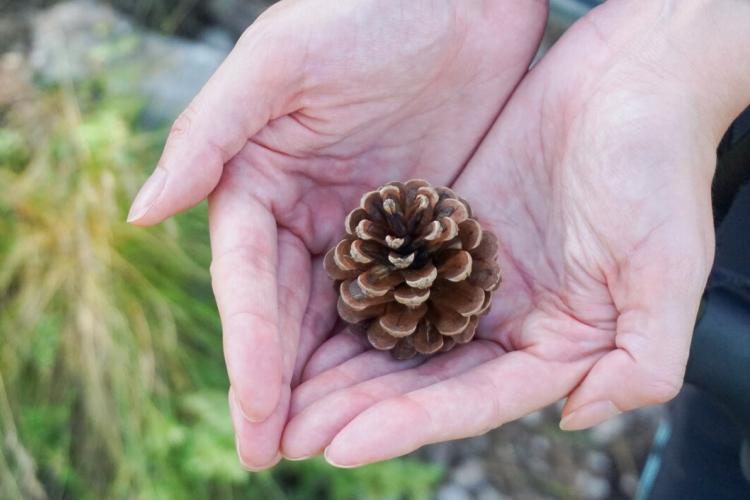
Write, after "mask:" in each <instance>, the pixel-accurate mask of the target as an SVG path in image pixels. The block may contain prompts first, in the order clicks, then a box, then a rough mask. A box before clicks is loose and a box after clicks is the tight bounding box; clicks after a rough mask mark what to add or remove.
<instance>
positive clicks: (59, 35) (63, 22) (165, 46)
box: [30, 0, 228, 120]
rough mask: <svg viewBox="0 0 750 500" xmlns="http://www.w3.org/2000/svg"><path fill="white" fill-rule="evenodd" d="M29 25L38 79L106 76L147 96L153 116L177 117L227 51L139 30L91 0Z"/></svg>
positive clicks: (56, 9)
mask: <svg viewBox="0 0 750 500" xmlns="http://www.w3.org/2000/svg"><path fill="white" fill-rule="evenodd" d="M31 28H32V47H31V54H30V61H31V66H32V68H33V69H34V71H35V73H36V75H37V77H38V78H39V79H41V80H42V81H44V82H47V83H58V82H67V81H77V80H84V79H88V78H94V77H99V78H106V80H107V82H108V83H109V84H110V88H109V90H110V91H112V92H115V93H118V92H121V93H124V94H137V95H138V94H140V95H144V96H145V98H146V101H147V108H146V109H147V113H148V115H149V117H150V118H152V119H155V120H171V119H173V118H174V117H175V116H176V115H177V114H178V113H179V112H180V111H181V110H182V109H183V108H184V107H185V106H186V105H187V104H188V103H189V102H190V100H191V99H192V98H193V96H194V95H195V94H196V93H197V92H198V90H200V88H201V87H202V86H203V84H204V83H205V82H206V80H208V78H209V77H210V76H211V75H212V74H213V72H214V70H215V69H216V68H217V67H218V66H219V64H220V63H221V61H222V60H223V59H224V57H225V56H226V53H227V51H228V49H226V48H224V49H219V48H216V47H215V46H214V45H210V44H208V43H201V42H192V41H188V40H185V39H181V38H177V37H166V36H163V35H158V34H155V33H150V32H146V31H144V30H140V29H138V28H136V27H134V26H133V24H132V23H131V22H130V20H129V19H128V18H127V17H125V16H123V15H122V14H119V13H117V12H116V11H114V10H113V9H112V8H110V7H108V6H106V5H103V4H100V3H96V2H92V1H89V0H73V1H68V2H63V3H60V4H57V5H55V6H53V7H51V8H49V9H46V10H44V11H41V12H40V13H39V14H37V15H36V16H34V18H33V19H32V21H31Z"/></svg>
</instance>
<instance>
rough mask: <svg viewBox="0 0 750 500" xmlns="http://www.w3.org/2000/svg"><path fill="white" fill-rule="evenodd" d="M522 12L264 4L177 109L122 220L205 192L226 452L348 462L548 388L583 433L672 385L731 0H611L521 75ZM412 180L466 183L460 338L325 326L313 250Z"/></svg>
mask: <svg viewBox="0 0 750 500" xmlns="http://www.w3.org/2000/svg"><path fill="white" fill-rule="evenodd" d="M318 4H320V5H318ZM544 20H545V5H544V3H543V2H538V1H534V2H532V1H527V2H518V1H513V0H508V1H500V0H496V1H486V2H481V1H475V2H467V1H459V0H455V1H442V2H438V1H432V2H426V1H422V2H415V1H409V2H402V1H396V0H393V1H390V2H382V1H379V2H375V1H374V0H371V1H364V0H358V1H352V2H348V3H344V2H318V1H315V0H297V1H295V2H288V0H287V1H285V2H282V4H281V5H278V6H277V7H275V8H274V9H272V11H271V12H269V13H268V15H266V16H264V17H263V18H261V20H260V22H258V23H256V24H255V25H253V27H251V28H250V29H249V30H248V32H247V33H246V35H245V36H244V37H243V39H242V40H241V41H240V42H239V43H238V46H237V47H236V48H235V50H234V51H233V53H232V54H231V55H230V56H229V57H228V59H227V61H226V62H225V64H224V65H223V66H222V68H221V69H220V70H219V71H217V73H216V75H215V76H214V77H213V78H212V80H211V81H210V82H209V84H207V86H206V87H205V88H204V89H203V90H202V91H201V93H200V94H199V95H198V97H197V98H196V100H195V101H194V103H193V104H192V105H191V107H190V108H189V109H188V110H187V111H186V113H185V114H183V117H182V118H181V119H179V120H178V121H177V123H176V127H175V129H174V130H173V132H172V134H171V135H170V138H169V140H168V143H167V146H166V148H165V152H164V155H163V157H162V159H161V161H160V164H159V166H160V168H159V169H157V171H158V172H159V173H158V174H157V175H156V176H155V180H152V181H150V182H149V183H148V185H147V187H146V188H145V189H144V192H145V195H144V196H142V197H140V198H139V200H138V201H136V203H135V204H134V208H133V210H132V212H131V217H130V220H131V222H133V223H135V224H140V225H148V224H153V223H156V222H159V221H160V220H162V219H164V218H165V217H168V216H170V215H171V214H173V213H175V212H177V211H179V210H182V209H185V208H187V207H189V206H192V205H194V204H195V203H197V202H199V201H200V200H201V199H203V198H205V197H206V196H208V195H209V194H210V196H209V207H210V213H209V215H210V230H211V241H212V250H213V253H214V261H213V264H212V269H211V272H212V279H213V284H214V290H215V294H216V299H217V304H218V306H219V311H220V314H221V317H222V325H223V328H224V345H225V355H226V361H227V367H228V371H229V378H230V382H231V389H230V394H229V400H230V408H231V413H232V419H233V423H234V426H235V431H236V434H237V443H238V452H239V455H240V459H241V461H242V463H243V464H244V465H245V466H246V467H247V468H249V469H252V470H258V469H263V468H267V467H270V466H272V465H273V464H275V463H276V462H277V461H278V460H279V459H280V457H281V456H282V455H283V456H286V457H288V458H292V459H299V458H306V457H309V456H314V455H317V454H320V453H322V452H323V451H324V450H325V455H326V458H327V459H328V460H329V461H330V462H331V463H333V464H334V465H338V466H345V467H350V466H357V465H362V464H366V463H371V462H375V461H379V460H384V459H388V458H391V457H395V456H399V455H402V454H405V453H408V452H410V451H412V450H414V449H416V448H418V447H420V446H422V445H424V444H427V443H431V442H437V441H443V440H447V439H455V438H460V437H466V436H471V435H476V434H480V433H483V432H486V431H487V430H489V429H492V428H495V427H498V426H499V425H502V424H503V423H505V422H508V421H511V420H513V419H515V418H519V417H521V416H523V415H525V414H527V413H529V412H532V411H534V410H536V409H538V408H541V407H543V406H546V405H548V404H550V403H553V402H555V401H558V400H560V399H563V398H567V401H566V404H565V406H564V408H563V411H562V420H561V426H562V427H563V428H564V429H568V430H575V429H583V428H587V427H590V426H592V425H596V424H598V423H600V422H602V421H604V420H606V419H608V418H611V417H612V416H614V415H616V414H617V413H619V412H621V411H628V410H631V409H635V408H638V407H641V406H645V405H649V404H655V403H660V402H663V401H666V400H668V399H670V398H671V397H673V396H674V395H675V394H676V392H677V391H678V390H679V388H680V386H681V383H682V376H683V372H684V368H685V363H686V359H687V353H688V349H689V343H690V335H691V330H692V326H693V323H694V320H695V314H696V312H697V307H698V303H699V300H700V296H701V292H702V289H703V286H704V285H705V281H706V277H707V274H708V271H709V270H710V267H711V262H712V259H713V228H712V225H711V211H710V180H711V175H712V171H713V166H714V161H715V157H714V151H715V147H716V144H717V143H718V140H719V138H720V137H721V134H722V132H723V130H724V129H725V128H726V127H727V126H728V124H729V123H730V122H731V120H732V119H733V118H734V116H735V115H736V114H737V113H738V112H739V111H740V110H741V109H742V108H743V107H744V106H746V105H747V104H748V103H750V62H749V61H750V56H748V57H744V58H739V57H737V56H735V57H733V58H731V59H729V60H730V61H733V64H731V65H728V64H726V63H727V60H728V56H727V53H729V51H730V49H731V50H736V49H734V48H733V47H736V46H739V45H741V44H744V46H750V40H748V38H750V35H749V34H748V33H746V31H747V30H746V29H745V28H746V26H748V25H749V24H748V20H750V3H748V2H746V1H743V0H722V1H719V0H716V1H708V0H706V1H689V2H667V1H660V2H633V1H628V0H620V1H617V0H610V1H609V2H608V3H607V4H605V5H604V6H603V7H601V8H599V9H595V10H594V11H593V12H592V13H590V14H589V15H588V16H587V17H586V18H585V19H584V20H583V21H581V22H579V23H578V24H577V25H576V26H574V27H573V28H572V29H571V30H569V32H568V33H566V35H565V36H564V37H563V38H562V39H561V40H560V41H559V42H558V44H557V45H556V46H555V47H554V48H553V49H552V51H551V52H550V53H548V54H547V55H546V56H545V57H544V59H543V60H542V61H541V62H540V63H539V64H538V65H537V66H536V67H535V68H534V69H533V70H532V71H530V72H528V73H526V67H527V66H528V63H529V61H530V59H531V57H532V55H533V53H534V51H535V48H536V45H537V43H538V40H539V37H540V34H541V31H542V28H543V25H544ZM716 26H721V29H720V34H721V36H716V34H715V30H716ZM737 59H742V60H737ZM519 82H520V83H519ZM501 110H502V113H500V111H501ZM498 113H500V115H499V117H498ZM493 122H494V123H493ZM488 129H489V132H488ZM412 177H424V178H427V179H428V180H430V181H431V182H432V183H433V184H450V185H452V186H453V187H454V189H455V190H456V191H458V192H459V193H460V194H461V195H462V196H463V197H465V198H467V199H468V200H470V201H471V203H472V205H473V207H474V209H475V212H476V214H477V216H478V217H479V219H480V220H481V222H482V223H483V224H484V225H485V226H486V227H488V228H490V229H492V230H493V231H494V232H495V233H496V234H497V235H498V236H499V239H500V241H501V250H500V254H499V256H498V259H499V261H500V263H501V266H502V267H503V276H504V281H503V285H502V287H501V289H500V291H499V292H498V294H497V298H496V299H495V303H494V305H493V308H492V311H491V313H490V314H489V315H488V316H487V317H486V318H485V319H484V321H483V322H482V324H481V326H480V333H479V338H480V339H479V340H477V341H474V342H472V343H471V344H469V345H467V346H464V347H461V348H459V349H455V350H454V351H452V352H450V353H447V354H444V355H440V356H437V357H433V358H431V359H429V360H424V359H415V360H410V361H406V362H396V361H393V360H391V359H390V358H389V356H387V355H383V353H379V352H374V351H366V350H365V347H364V346H363V345H362V344H361V343H360V342H359V341H357V340H356V339H355V338H354V337H352V336H349V335H346V334H343V335H333V336H332V335H331V334H332V333H337V332H338V330H336V331H334V330H335V329H336V325H335V321H336V315H335V307H334V306H335V292H334V290H333V288H332V287H331V284H330V281H329V280H328V278H327V277H326V276H325V275H324V272H323V270H322V265H321V255H322V254H323V253H324V252H325V251H326V250H327V248H329V247H330V246H331V245H333V244H334V243H335V242H336V240H337V238H339V237H340V235H341V233H342V231H343V225H342V221H343V218H344V215H345V214H346V212H347V211H348V210H349V209H351V208H352V207H353V206H354V205H355V204H356V201H357V199H358V197H359V195H360V194H361V193H362V192H364V191H365V190H368V189H371V188H374V187H377V186H378V185H380V184H383V183H385V182H387V181H390V180H394V179H400V180H404V179H408V178H412ZM144 198H145V201H144ZM329 337H330V338H329ZM326 339H328V340H326Z"/></svg>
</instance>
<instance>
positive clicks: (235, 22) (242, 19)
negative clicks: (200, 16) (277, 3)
mask: <svg viewBox="0 0 750 500" xmlns="http://www.w3.org/2000/svg"><path fill="white" fill-rule="evenodd" d="M273 3H274V0H209V1H208V3H207V5H206V7H207V8H208V12H209V13H210V14H211V15H212V16H213V18H214V19H215V20H216V22H218V23H219V24H220V25H221V26H222V27H223V28H224V29H226V30H228V31H230V32H231V33H233V34H234V35H237V36H239V35H240V34H241V33H242V32H243V31H245V29H246V28H247V27H248V26H250V24H252V22H253V21H254V20H255V18H256V17H258V16H259V15H260V14H261V13H262V12H263V11H264V10H266V9H267V8H268V6H270V5H271V4H273Z"/></svg>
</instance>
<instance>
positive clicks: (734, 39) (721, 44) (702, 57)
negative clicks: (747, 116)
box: [659, 0, 750, 142]
mask: <svg viewBox="0 0 750 500" xmlns="http://www.w3.org/2000/svg"><path fill="white" fill-rule="evenodd" d="M660 4H661V5H660V7H661V12H660V13H659V15H660V16H661V18H662V19H664V22H665V26H664V37H665V42H666V44H667V47H669V48H670V49H671V52H672V54H671V55H670V59H671V61H670V62H669V63H666V65H665V66H666V67H667V68H668V69H671V70H672V71H674V72H675V75H676V76H677V77H678V78H682V79H683V81H684V83H685V85H686V87H687V89H688V91H689V92H690V93H691V94H692V96H693V97H694V99H695V101H694V102H695V104H696V105H697V109H698V111H699V112H700V113H701V114H702V116H703V119H704V120H707V122H706V124H707V125H710V126H711V127H712V130H713V133H714V138H715V139H716V141H717V142H718V140H719V139H720V137H721V136H722V135H723V133H724V132H725V130H726V129H727V127H728V126H729V125H730V123H731V122H732V121H733V120H734V119H735V118H736V117H737V115H738V114H739V113H740V112H742V110H744V109H745V108H746V107H747V106H748V105H750V0H664V1H663V2H660Z"/></svg>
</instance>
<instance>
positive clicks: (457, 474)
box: [451, 458, 485, 490]
mask: <svg viewBox="0 0 750 500" xmlns="http://www.w3.org/2000/svg"><path fill="white" fill-rule="evenodd" d="M451 476H452V478H453V482H454V483H456V484H458V485H459V486H462V487H464V488H466V489H469V490H473V489H475V488H476V487H478V486H479V485H480V484H481V483H482V481H484V479H485V472H484V464H483V463H482V461H481V460H479V459H478V458H472V459H469V460H467V461H466V462H464V463H463V464H461V465H459V466H458V467H456V468H455V469H454V470H453V473H452V474H451Z"/></svg>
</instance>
